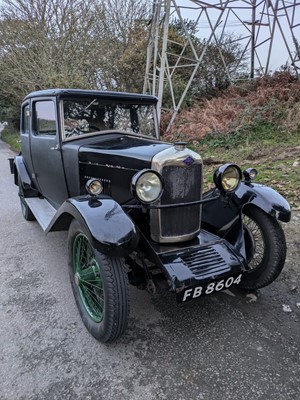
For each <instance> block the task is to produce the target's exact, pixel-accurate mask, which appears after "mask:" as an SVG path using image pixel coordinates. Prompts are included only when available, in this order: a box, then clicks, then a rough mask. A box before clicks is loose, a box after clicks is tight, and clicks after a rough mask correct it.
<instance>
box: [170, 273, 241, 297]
mask: <svg viewBox="0 0 300 400" xmlns="http://www.w3.org/2000/svg"><path fill="white" fill-rule="evenodd" d="M241 279H242V274H240V275H238V276H230V277H228V278H225V279H222V280H219V281H214V282H209V283H206V284H203V285H201V286H193V287H190V288H188V289H185V290H182V291H181V292H179V293H177V302H178V303H182V302H187V301H189V300H194V299H197V298H198V297H201V296H204V295H208V294H212V293H215V292H220V291H221V290H224V289H228V288H230V287H231V286H232V285H238V284H239V283H240V282H241Z"/></svg>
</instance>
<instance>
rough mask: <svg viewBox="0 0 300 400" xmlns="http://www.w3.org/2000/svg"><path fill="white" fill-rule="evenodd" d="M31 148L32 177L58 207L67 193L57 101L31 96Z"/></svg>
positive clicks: (43, 193) (49, 199) (66, 196)
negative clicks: (32, 97)
mask: <svg viewBox="0 0 300 400" xmlns="http://www.w3.org/2000/svg"><path fill="white" fill-rule="evenodd" d="M31 109H32V112H31V116H32V117H31V132H30V135H31V136H30V148H31V159H32V165H33V169H34V178H35V180H36V182H37V185H38V187H39V190H40V192H41V193H42V195H43V196H44V197H45V198H46V199H47V200H48V201H49V202H50V203H51V204H52V205H53V206H54V207H55V208H58V207H59V206H60V205H61V204H62V203H63V202H64V201H65V200H66V199H67V198H68V197H69V196H68V190H67V185H66V179H65V173H64V166H63V161H62V153H61V146H60V143H61V142H60V138H59V123H58V117H57V115H58V114H57V107H56V101H55V99H52V98H38V99H32V103H31Z"/></svg>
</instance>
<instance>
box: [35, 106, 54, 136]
mask: <svg viewBox="0 0 300 400" xmlns="http://www.w3.org/2000/svg"><path fill="white" fill-rule="evenodd" d="M33 130H34V133H35V134H36V135H56V122H55V105H54V102H53V101H51V100H44V101H36V102H35V103H34V106H33Z"/></svg>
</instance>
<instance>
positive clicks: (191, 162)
mask: <svg viewBox="0 0 300 400" xmlns="http://www.w3.org/2000/svg"><path fill="white" fill-rule="evenodd" d="M183 162H184V163H185V165H187V166H188V167H190V166H191V165H192V164H194V162H195V160H194V159H193V157H191V156H188V157H187V158H186V159H185V160H183Z"/></svg>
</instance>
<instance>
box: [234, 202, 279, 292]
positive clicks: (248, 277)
mask: <svg viewBox="0 0 300 400" xmlns="http://www.w3.org/2000/svg"><path fill="white" fill-rule="evenodd" d="M243 224H244V238H245V246H246V257H247V262H248V266H249V271H248V272H246V273H245V274H244V275H243V279H242V282H241V283H240V285H239V286H240V287H241V288H244V289H249V290H254V289H260V288H262V287H264V286H267V285H269V284H270V283H271V282H273V281H274V280H275V279H276V278H277V277H278V276H279V274H280V272H281V270H282V268H283V266H284V262H285V257H286V242H285V236H284V232H283V230H282V228H281V226H280V224H279V223H278V221H277V220H276V219H275V218H273V217H271V216H270V215H268V214H266V213H265V212H264V211H262V210H261V209H259V208H255V207H252V208H248V209H246V210H245V211H244V212H243Z"/></svg>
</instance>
